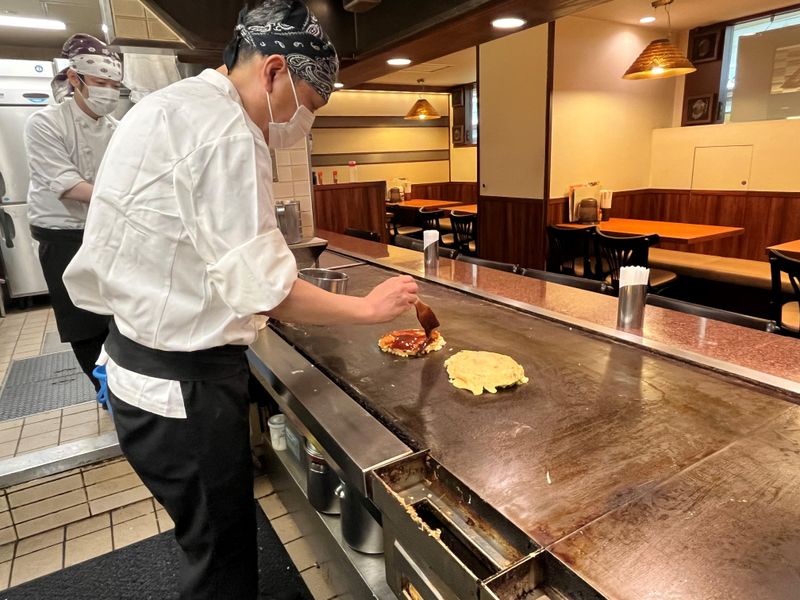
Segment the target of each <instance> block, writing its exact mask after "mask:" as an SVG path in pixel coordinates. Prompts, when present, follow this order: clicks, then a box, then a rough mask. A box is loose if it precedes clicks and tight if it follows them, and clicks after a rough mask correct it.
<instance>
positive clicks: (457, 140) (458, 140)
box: [453, 125, 466, 144]
mask: <svg viewBox="0 0 800 600" xmlns="http://www.w3.org/2000/svg"><path fill="white" fill-rule="evenodd" d="M464 143H466V141H465V140H464V126H463V125H453V144H464Z"/></svg>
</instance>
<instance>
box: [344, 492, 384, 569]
mask: <svg viewBox="0 0 800 600" xmlns="http://www.w3.org/2000/svg"><path fill="white" fill-rule="evenodd" d="M339 497H340V498H341V501H342V503H341V507H342V538H344V541H345V542H347V545H348V546H350V547H351V548H352V549H353V550H356V551H357V552H361V553H363V554H383V527H382V526H381V522H380V518H381V517H380V512H379V511H378V509H377V508H376V507H375V506H374V505H373V504H372V502H370V501H369V500H367V499H366V498H364V497H363V496H362V495H361V494H359V493H358V491H357V490H354V489H352V488H351V487H349V486H348V485H347V484H345V483H342V487H341V489H340V492H339Z"/></svg>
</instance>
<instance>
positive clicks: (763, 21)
mask: <svg viewBox="0 0 800 600" xmlns="http://www.w3.org/2000/svg"><path fill="white" fill-rule="evenodd" d="M797 26H800V10H793V11H790V12H785V13H780V14H774V15H771V16H768V17H763V18H758V19H754V20H751V21H745V22H742V23H737V24H736V25H733V26H732V27H730V28H729V30H728V36H727V38H728V40H729V42H728V47H727V48H726V62H725V64H727V65H728V67H727V69H726V70H724V71H723V84H724V87H723V90H724V92H725V121H726V122H728V121H730V120H732V117H733V111H734V102H735V96H737V70H738V69H739V68H740V67H742V65H743V64H746V62H745V63H742V61H741V59H742V58H743V57H742V56H741V55H740V46H741V42H742V39H743V38H746V37H749V36H754V35H760V36H764V37H767V36H769V35H772V36H773V37H777V36H778V33H780V35H781V36H782V37H786V36H787V35H788V36H789V37H791V32H790V31H785V32H779V30H782V29H786V28H790V27H797ZM773 32H775V33H774V34H773ZM796 37H797V39H796V44H797V45H800V27H797V36H796ZM783 44H784V42H780V43H778V44H777V45H779V46H783ZM792 49H793V46H792V45H790V46H783V47H781V48H778V49H777V51H776V52H775V56H776V59H779V57H780V51H781V50H783V51H785V53H787V56H789V57H790V61H791V62H792V68H794V65H793V57H794V56H795V54H796V55H797V58H800V47H798V48H797V49H796V50H795V53H794V54H792V53H791V52H790V51H791V50H792ZM776 62H777V60H776ZM765 66H766V67H767V68H769V69H771V70H773V71H775V72H777V69H778V65H777V64H775V65H765ZM796 67H797V73H798V75H800V64H799V65H797V66H796ZM739 75H741V74H739ZM748 93H750V91H748ZM762 95H763V94H762ZM766 95H773V96H774V95H776V92H774V91H772V92H771V93H770V92H767V94H766ZM748 100H751V99H750V98H748ZM765 102H766V100H765ZM765 114H767V116H766V117H765V118H781V116H780V115H776V114H773V113H765ZM784 118H785V117H784ZM733 120H751V119H749V118H742V119H736V118H734V119H733Z"/></svg>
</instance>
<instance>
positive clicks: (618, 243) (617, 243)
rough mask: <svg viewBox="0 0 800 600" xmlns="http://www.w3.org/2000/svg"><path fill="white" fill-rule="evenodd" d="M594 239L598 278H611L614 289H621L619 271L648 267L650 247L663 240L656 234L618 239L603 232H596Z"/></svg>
mask: <svg viewBox="0 0 800 600" xmlns="http://www.w3.org/2000/svg"><path fill="white" fill-rule="evenodd" d="M593 238H594V244H595V249H596V251H597V261H596V267H597V271H598V273H597V278H598V279H601V280H602V279H605V278H606V277H608V276H611V283H612V285H613V286H614V289H617V288H618V287H619V270H620V269H621V268H622V267H646V266H647V265H648V259H649V255H650V246H654V245H655V244H658V242H659V241H660V239H661V238H659V237H658V235H655V234H654V235H636V236H626V237H617V236H610V235H605V234H604V233H602V232H601V231H595V232H594V236H593Z"/></svg>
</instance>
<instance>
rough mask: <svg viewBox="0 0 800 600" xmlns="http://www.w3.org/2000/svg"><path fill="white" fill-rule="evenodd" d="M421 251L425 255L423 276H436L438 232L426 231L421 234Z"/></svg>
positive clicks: (437, 266) (437, 270)
mask: <svg viewBox="0 0 800 600" xmlns="http://www.w3.org/2000/svg"><path fill="white" fill-rule="evenodd" d="M422 250H423V253H424V254H425V274H426V275H429V274H430V275H436V274H438V272H439V232H438V231H436V230H435V229H428V230H426V231H424V232H422Z"/></svg>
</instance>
